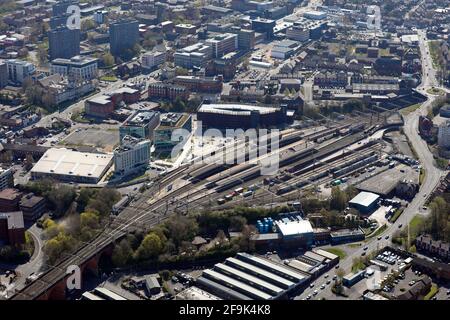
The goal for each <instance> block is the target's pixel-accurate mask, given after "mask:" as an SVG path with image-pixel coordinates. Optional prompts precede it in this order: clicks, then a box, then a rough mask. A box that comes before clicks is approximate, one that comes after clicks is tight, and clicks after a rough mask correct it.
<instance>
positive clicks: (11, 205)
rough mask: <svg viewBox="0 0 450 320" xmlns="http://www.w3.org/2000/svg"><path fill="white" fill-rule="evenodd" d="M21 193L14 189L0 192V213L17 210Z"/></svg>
mask: <svg viewBox="0 0 450 320" xmlns="http://www.w3.org/2000/svg"><path fill="white" fill-rule="evenodd" d="M21 198H22V193H21V192H20V191H18V190H16V189H12V188H8V189H4V190H2V191H0V212H12V211H17V210H19V202H20V199H21Z"/></svg>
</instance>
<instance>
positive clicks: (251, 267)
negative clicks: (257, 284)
mask: <svg viewBox="0 0 450 320" xmlns="http://www.w3.org/2000/svg"><path fill="white" fill-rule="evenodd" d="M226 261H229V262H230V263H231V264H235V265H237V266H239V267H241V268H243V269H246V270H250V271H253V272H255V273H258V274H260V275H262V276H265V277H267V278H271V279H272V280H273V281H275V282H277V283H280V284H282V285H284V286H286V287H292V286H293V285H294V284H295V283H294V282H292V281H290V280H287V279H285V278H282V277H280V276H278V275H276V274H274V273H272V272H269V271H266V270H264V269H261V268H259V267H256V266H254V265H251V264H249V263H246V262H244V261H241V260H238V259H236V258H228V259H227V260H226Z"/></svg>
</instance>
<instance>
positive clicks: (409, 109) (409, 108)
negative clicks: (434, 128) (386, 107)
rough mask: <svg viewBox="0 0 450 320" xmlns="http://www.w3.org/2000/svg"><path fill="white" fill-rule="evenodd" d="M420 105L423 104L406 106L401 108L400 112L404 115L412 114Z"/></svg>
mask: <svg viewBox="0 0 450 320" xmlns="http://www.w3.org/2000/svg"><path fill="white" fill-rule="evenodd" d="M420 106H421V104H420V103H416V104H413V105H412V106H409V107H406V108H403V109H401V110H400V113H401V114H402V115H404V116H406V115H408V114H410V113H411V112H414V111H416V110H417V109H419V108H420Z"/></svg>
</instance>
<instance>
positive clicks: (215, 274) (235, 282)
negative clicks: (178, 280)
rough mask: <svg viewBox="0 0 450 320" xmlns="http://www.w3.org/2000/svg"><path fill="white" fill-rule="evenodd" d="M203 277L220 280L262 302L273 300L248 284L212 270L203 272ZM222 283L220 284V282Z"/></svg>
mask: <svg viewBox="0 0 450 320" xmlns="http://www.w3.org/2000/svg"><path fill="white" fill-rule="evenodd" d="M203 275H208V276H210V277H211V278H213V279H216V280H219V281H223V282H225V283H227V284H228V285H227V287H229V286H231V288H233V287H234V288H240V289H242V290H244V291H246V292H248V293H250V294H253V295H255V296H257V297H259V298H260V299H262V300H269V299H272V298H273V296H271V295H269V294H267V293H265V292H263V291H261V290H258V289H256V288H253V287H252V286H249V285H247V284H245V283H244V282H241V281H238V280H235V279H233V278H231V277H229V276H226V275H224V274H221V273H218V272H217V271H214V270H211V269H207V270H204V271H203ZM219 283H220V282H219Z"/></svg>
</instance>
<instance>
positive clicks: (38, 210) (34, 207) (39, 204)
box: [19, 193, 46, 222]
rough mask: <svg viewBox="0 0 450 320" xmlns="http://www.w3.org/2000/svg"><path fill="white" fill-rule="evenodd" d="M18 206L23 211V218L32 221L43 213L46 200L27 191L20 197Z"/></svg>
mask: <svg viewBox="0 0 450 320" xmlns="http://www.w3.org/2000/svg"><path fill="white" fill-rule="evenodd" d="M19 208H20V210H21V211H22V212H23V219H24V220H25V221H27V222H34V221H36V220H37V219H39V218H40V217H41V216H42V215H43V214H44V212H45V210H46V201H45V198H43V197H38V196H36V195H34V194H33V193H29V194H27V195H24V196H23V197H22V199H21V200H20V204H19Z"/></svg>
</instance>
